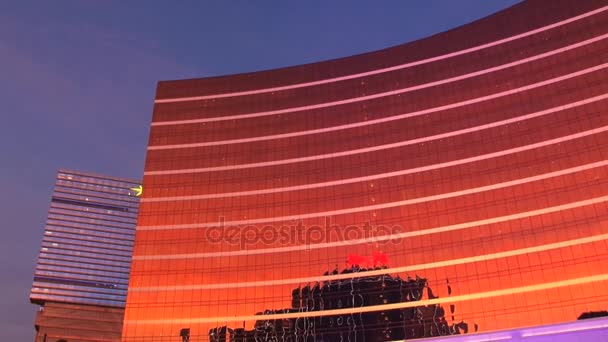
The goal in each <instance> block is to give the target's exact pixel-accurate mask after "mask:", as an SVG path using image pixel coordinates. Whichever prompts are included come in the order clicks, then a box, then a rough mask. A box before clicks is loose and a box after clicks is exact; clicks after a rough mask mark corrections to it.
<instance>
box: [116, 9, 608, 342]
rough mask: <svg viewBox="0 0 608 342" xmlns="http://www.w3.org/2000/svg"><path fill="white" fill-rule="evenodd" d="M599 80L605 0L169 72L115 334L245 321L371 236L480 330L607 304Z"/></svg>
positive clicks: (607, 63)
mask: <svg viewBox="0 0 608 342" xmlns="http://www.w3.org/2000/svg"><path fill="white" fill-rule="evenodd" d="M606 80H608V1H594V0H589V1H570V0H556V1H551V2H547V1H541V0H533V1H526V2H523V3H521V4H518V5H516V6H514V7H511V8H509V9H506V10H504V11H502V12H499V13H497V14H495V15H492V16H490V17H488V18H485V19H482V20H479V21H477V22H474V23H471V24H468V25H465V26H463V27H460V28H457V29H454V30H451V31H448V32H445V33H442V34H439V35H436V36H433V37H430V38H427V39H423V40H420V41H416V42H412V43H408V44H404V45H400V46H396V47H392V48H389V49H386V50H381V51H376V52H372V53H367V54H362V55H358V56H353V57H347V58H343V59H337V60H332V61H326V62H320V63H314V64H309V65H302V66H296V67H290V68H284V69H277V70H270V71H263V72H257V73H251V74H241V75H232V76H223V77H214V78H204V79H193V80H180V81H167V82H160V83H159V85H158V89H157V95H156V100H155V107H154V114H153V119H152V126H151V133H150V140H149V146H148V153H147V159H146V167H145V173H144V181H143V186H144V193H143V196H142V199H141V204H140V211H139V218H138V227H137V234H136V241H135V247H134V256H133V263H132V267H131V278H130V284H129V293H128V298H127V306H126V315H125V323H124V328H123V341H125V342H135V341H146V342H149V341H158V342H160V341H182V339H181V337H180V330H181V329H183V328H188V329H190V341H208V340H209V331H210V329H213V328H216V327H221V326H228V327H232V328H242V327H245V328H246V329H252V328H253V326H254V323H255V321H256V320H260V319H264V317H265V316H264V311H265V310H279V309H283V308H289V307H291V306H292V290H293V289H294V288H301V287H302V286H304V285H307V284H315V283H317V282H321V283H322V282H325V281H331V280H336V279H338V278H344V279H346V278H348V279H352V278H358V277H364V276H366V275H368V274H371V273H366V272H357V273H352V274H347V275H343V274H333V272H332V270H334V269H338V270H342V269H344V268H347V267H350V265H347V264H346V261H347V258H348V257H349V256H353V255H361V256H371V255H372V254H373V253H381V255H385V256H387V257H388V261H387V262H386V263H385V266H384V267H385V268H384V269H383V270H382V272H386V273H390V274H391V275H395V276H400V277H402V278H403V279H405V278H407V277H408V276H410V277H414V276H415V275H419V276H420V277H423V278H426V279H428V285H429V286H430V287H432V288H433V291H434V292H435V293H434V294H435V295H436V296H438V297H439V298H435V299H431V298H428V296H427V295H425V296H424V298H423V299H422V300H421V302H420V303H421V305H422V304H425V303H440V304H441V305H443V306H444V307H445V308H449V307H450V305H454V306H455V308H456V310H455V312H454V314H453V316H455V317H454V322H460V321H466V322H468V323H469V324H473V323H474V324H476V325H477V326H478V327H479V330H480V331H492V330H497V329H506V328H513V327H521V326H532V325H540V324H548V323H557V322H564V321H570V320H575V319H576V317H577V316H578V315H579V314H581V313H582V312H585V311H590V310H601V309H606V308H608V267H606V265H607V264H608V243H607V240H606V239H607V238H608V221H607V219H608V206H607V201H608V179H607V178H606V174H607V172H608V149H607V148H608V112H607V110H608V82H606ZM367 266H369V270H370V271H369V272H380V271H378V270H377V269H374V268H373V267H372V266H373V265H367ZM327 271H329V272H328V273H326V272H327ZM324 273H325V275H323V274H324ZM448 284H449V289H450V290H449V292H448V287H447V285H448ZM433 301H434V302H433ZM403 305H404V306H403V307H406V305H408V304H407V303H405V304H403ZM333 309H334V310H346V311H345V313H356V312H358V310H360V308H333ZM375 310H376V311H379V310H382V307H377V309H375ZM446 310H447V309H446ZM256 313H262V315H257V316H256V315H255V314H256ZM331 313H332V312H329V310H325V311H324V313H320V312H319V311H317V312H316V313H315V312H312V313H311V312H304V311H302V310H300V311H299V312H296V313H293V312H290V313H287V312H284V313H282V314H277V313H275V312H270V313H269V312H268V311H267V312H266V315H267V316H268V318H269V319H270V318H272V319H275V318H278V319H281V318H290V317H298V316H302V317H303V316H306V315H311V316H315V315H317V316H318V315H329V314H331ZM335 313H337V311H335ZM447 316H452V314H449V315H446V317H447ZM449 319H450V321H451V319H452V317H449Z"/></svg>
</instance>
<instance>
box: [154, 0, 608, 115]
mask: <svg viewBox="0 0 608 342" xmlns="http://www.w3.org/2000/svg"><path fill="white" fill-rule="evenodd" d="M607 9H608V6H604V7H601V8H598V9H596V10H593V11H590V12H587V13H583V14H581V15H577V16H575V17H571V18H568V19H566V20H562V21H558V22H556V23H553V24H550V25H547V26H543V27H540V28H537V29H534V30H531V31H528V32H524V33H520V34H517V35H514V36H511V37H507V38H503V39H499V40H496V41H493V42H489V43H486V44H482V45H478V46H474V47H471V48H468V49H464V50H460V51H455V52H450V53H447V54H444V55H440V56H435V57H431V58H426V59H422V60H418V61H415V62H409V63H404V64H401V65H396V66H392V67H388V68H382V69H377V70H372V71H367V72H362V73H357V74H352V75H346V76H340V77H333V78H328V79H324V80H318V81H312V82H305V83H297V84H290V85H286V86H278V87H271V88H264V89H255V90H246V91H239V92H231V93H224V94H213V95H203V96H191V97H177V98H165V99H156V100H154V102H155V103H170V102H184V101H199V100H207V99H219V98H224V97H233V96H243V95H253V94H262V93H268V92H273V91H281V90H288V89H295V88H303V87H309V86H314V85H319V84H325V83H332V82H339V81H344V80H350V79H354V78H359V77H365V76H371V75H376V74H381V73H385V72H390V71H394V70H400V69H405V68H409V67H413V66H416V65H422V64H427V63H431V62H435V61H439V60H443V59H447V58H451V57H455V56H460V55H463V54H467V53H470V52H474V51H479V50H482V49H486V48H489V47H492V46H496V45H500V44H504V43H507V42H510V41H514V40H517V39H520V38H524V37H528V36H531V35H534V34H537V33H540V32H544V31H548V30H550V29H553V28H556V27H559V26H563V25H566V24H569V23H572V22H575V21H578V20H580V19H584V18H587V17H590V16H592V15H595V14H598V13H601V12H603V11H605V10H607Z"/></svg>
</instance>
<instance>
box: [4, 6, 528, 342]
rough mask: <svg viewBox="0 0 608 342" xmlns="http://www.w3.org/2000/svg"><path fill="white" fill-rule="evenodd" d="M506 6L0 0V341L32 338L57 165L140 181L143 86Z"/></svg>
mask: <svg viewBox="0 0 608 342" xmlns="http://www.w3.org/2000/svg"><path fill="white" fill-rule="evenodd" d="M516 2H518V1H515V0H493V1H488V0H461V1H451V0H416V1H414V0H411V1H383V2H374V1H368V2H364V1H298V2H296V1H291V2H289V1H284V2H283V1H274V2H270V1H266V2H262V1H247V2H246V1H231V2H228V1H225V2H220V1H215V2H211V1H209V2H202V1H199V2H182V1H179V2H178V1H165V2H160V1H157V2H149V1H146V2H143V1H141V2H117V1H96V2H93V1H46V2H30V1H13V2H12V3H8V2H2V3H0V61H1V63H0V75H1V76H0V100H1V103H2V105H1V112H0V113H1V115H2V123H1V124H0V155H1V159H2V162H1V164H0V187H1V189H2V192H1V195H0V199H1V205H0V210H1V211H0V214H1V224H2V232H3V234H2V236H3V238H2V239H1V240H0V257H1V260H2V262H0V274H1V275H2V291H0V308H1V309H0V340H1V341H31V340H33V336H34V328H33V320H34V314H35V311H36V309H37V306H35V305H33V304H30V303H29V299H28V295H29V290H30V287H31V284H32V277H33V271H34V266H35V262H36V257H37V254H38V251H39V248H40V242H41V240H42V232H43V228H44V224H45V220H46V215H47V210H48V207H49V202H50V197H51V192H52V188H53V185H54V181H55V174H56V172H57V169H59V168H67V169H75V170H81V171H88V172H94V173H101V174H107V175H112V176H118V177H130V178H138V179H139V178H141V177H142V173H143V166H144V158H145V151H146V148H145V147H146V144H147V138H148V129H149V123H150V118H151V113H152V106H153V100H154V92H155V88H156V82H157V81H159V80H170V79H180V78H195V77H206V76H216V75H223V74H233V73H240V72H247V71H256V70H263V69H271V68H277V67H283V66H289V65H295V64H302V63H310V62H315V61H321V60H326V59H332V58H337V57H344V56H349V55H353V54H358V53H363V52H367V51H372V50H377V49H381V48H386V47H389V46H393V45H397V44H401V43H404V42H408V41H412V40H416V39H419V38H423V37H426V36H429V35H432V34H435V33H439V32H442V31H445V30H448V29H450V28H454V27H456V26H460V25H462V24H465V23H468V22H470V21H473V20H475V19H478V18H481V17H484V16H486V15H489V14H491V13H494V12H496V11H498V10H500V9H502V8H505V7H508V6H510V5H512V4H514V3H516ZM379 4H381V5H382V6H379Z"/></svg>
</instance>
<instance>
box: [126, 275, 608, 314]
mask: <svg viewBox="0 0 608 342" xmlns="http://www.w3.org/2000/svg"><path fill="white" fill-rule="evenodd" d="M606 280H608V274H606V273H604V274H598V275H593V276H587V277H580V278H574V279H567V280H560V281H553V282H548V283H542V284H536V285H527V286H520V287H513V288H508V289H501V290H493V291H486V292H478V293H471V294H466V295H459V296H452V297H442V298H436V299H425V300H419V301H412V302H401V303H394V304H382V305H370V306H362V307H356V308H348V309H332V310H322V311H309V312H298V313H285V314H270V315H250V316H236V315H235V316H226V317H201V318H183V319H180V318H172V319H150V320H146V319H141V320H125V324H197V323H222V322H242V321H262V320H276V319H290V318H304V317H322V316H334V315H349V314H360V313H366V312H374V311H385V310H395V309H405V308H413V307H417V306H427V305H435V304H445V303H456V302H462V301H468V300H476V299H484V298H492V297H498V296H506V295H513V294H519V293H526V292H534V291H541V290H549V289H555V288H560V287H567V286H573V285H582V284H588V283H593V282H598V281H606Z"/></svg>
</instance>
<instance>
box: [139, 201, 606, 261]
mask: <svg viewBox="0 0 608 342" xmlns="http://www.w3.org/2000/svg"><path fill="white" fill-rule="evenodd" d="M606 201H608V196H601V197H596V198H592V199H588V200H583V201H578V202H572V203H567V204H562V205H557V206H553V207H548V208H543V209H537V210H531V211H525V212H521V213H517V214H511V215H505V216H498V217H493V218H489V219H483V220H478V221H470V222H464V223H458V224H453V225H448V226H439V227H433V228H427V229H421V230H415V231H411V232H405V233H399V234H390V235H383V236H378V237H373V238H361V239H354V240H347V241H345V242H342V241H337V242H324V243H316V244H307V245H298V246H287V247H273V248H258V249H247V250H236V251H224V252H209V253H188V254H162V255H134V256H133V260H134V261H135V260H174V259H198V258H222V257H230V256H239V255H257V254H274V253H285V252H294V251H302V250H313V249H321V248H334V247H340V246H351V245H360V244H365V243H373V242H379V241H387V240H396V239H406V238H411V237H415V236H424V235H430V234H439V233H445V232H451V231H457V230H462V229H468V228H473V227H479V226H483V225H489V224H495V223H502V222H508V221H513V220H519V219H522V218H528V217H532V216H538V215H545V214H551V213H555V212H559V211H563V210H569V209H575V208H580V207H584V206H587V205H592V204H597V203H604V202H606Z"/></svg>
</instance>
